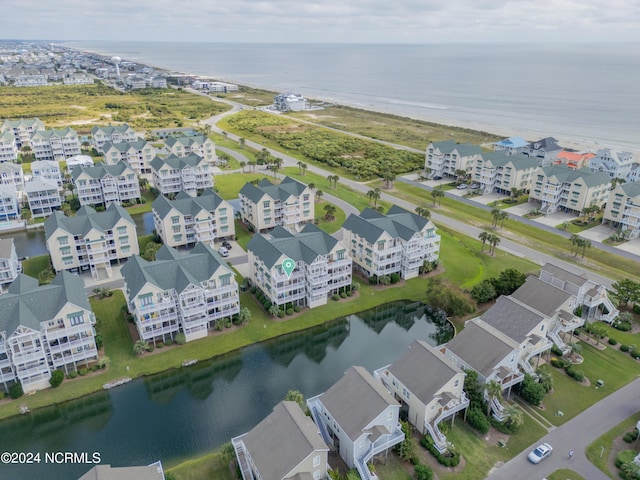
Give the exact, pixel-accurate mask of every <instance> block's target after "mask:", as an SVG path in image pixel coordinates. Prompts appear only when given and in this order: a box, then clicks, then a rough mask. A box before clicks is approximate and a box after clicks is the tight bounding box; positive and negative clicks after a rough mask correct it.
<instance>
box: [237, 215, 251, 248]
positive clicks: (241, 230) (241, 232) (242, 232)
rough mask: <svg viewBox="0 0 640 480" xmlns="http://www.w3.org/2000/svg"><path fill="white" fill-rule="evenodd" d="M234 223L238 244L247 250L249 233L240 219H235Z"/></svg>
mask: <svg viewBox="0 0 640 480" xmlns="http://www.w3.org/2000/svg"><path fill="white" fill-rule="evenodd" d="M235 225H236V240H237V241H238V245H240V246H241V247H242V248H243V249H244V250H247V244H248V243H249V240H251V235H252V234H251V233H249V231H248V230H247V228H246V227H245V226H244V223H242V222H241V221H240V220H235Z"/></svg>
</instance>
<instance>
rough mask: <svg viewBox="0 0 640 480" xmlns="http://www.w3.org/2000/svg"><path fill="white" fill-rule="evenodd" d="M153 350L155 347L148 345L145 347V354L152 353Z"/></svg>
mask: <svg viewBox="0 0 640 480" xmlns="http://www.w3.org/2000/svg"><path fill="white" fill-rule="evenodd" d="M154 350H155V347H154V346H153V345H149V346H148V347H147V352H149V353H151V352H153V351H154Z"/></svg>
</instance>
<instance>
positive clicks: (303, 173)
mask: <svg viewBox="0 0 640 480" xmlns="http://www.w3.org/2000/svg"><path fill="white" fill-rule="evenodd" d="M307 168H309V165H307V164H306V163H303V164H302V175H306V174H307Z"/></svg>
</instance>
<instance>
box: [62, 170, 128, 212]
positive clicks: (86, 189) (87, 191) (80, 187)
mask: <svg viewBox="0 0 640 480" xmlns="http://www.w3.org/2000/svg"><path fill="white" fill-rule="evenodd" d="M71 176H72V177H73V183H74V184H75V186H76V191H77V193H78V199H79V200H80V205H105V206H109V205H110V204H112V203H122V202H133V201H140V183H139V182H138V176H137V175H136V172H134V171H133V169H132V168H131V167H129V166H128V165H127V164H126V163H124V162H118V163H116V164H115V165H104V164H98V165H95V166H93V167H82V166H77V167H76V168H74V169H73V170H72V172H71Z"/></svg>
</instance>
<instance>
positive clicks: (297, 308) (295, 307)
mask: <svg viewBox="0 0 640 480" xmlns="http://www.w3.org/2000/svg"><path fill="white" fill-rule="evenodd" d="M293 311H294V312H296V313H298V312H299V311H300V305H294V307H293Z"/></svg>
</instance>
